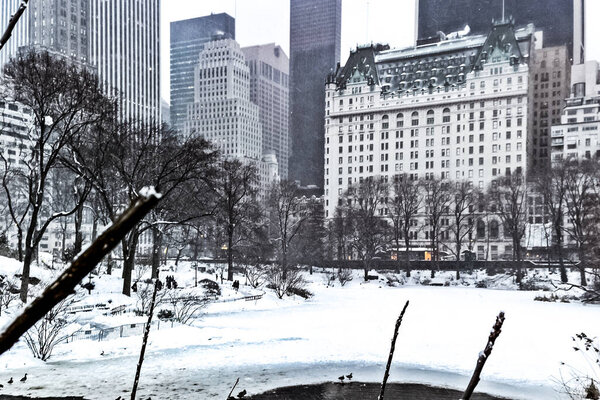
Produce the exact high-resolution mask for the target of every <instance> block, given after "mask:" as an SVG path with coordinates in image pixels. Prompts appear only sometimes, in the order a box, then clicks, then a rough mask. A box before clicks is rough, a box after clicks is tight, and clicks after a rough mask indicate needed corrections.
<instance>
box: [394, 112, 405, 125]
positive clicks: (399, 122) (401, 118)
mask: <svg viewBox="0 0 600 400" xmlns="http://www.w3.org/2000/svg"><path fill="white" fill-rule="evenodd" d="M403 126H404V114H402V113H399V114H398V115H396V128H402V127H403Z"/></svg>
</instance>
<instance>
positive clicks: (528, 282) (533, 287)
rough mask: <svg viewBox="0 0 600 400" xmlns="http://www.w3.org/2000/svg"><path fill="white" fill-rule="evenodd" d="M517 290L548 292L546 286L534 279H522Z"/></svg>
mask: <svg viewBox="0 0 600 400" xmlns="http://www.w3.org/2000/svg"><path fill="white" fill-rule="evenodd" d="M519 289H520V290H526V291H538V290H544V291H548V290H550V289H549V288H548V287H547V286H545V285H543V284H542V282H540V281H539V280H538V279H537V278H535V277H531V278H525V279H523V281H522V282H521V286H520V287H519Z"/></svg>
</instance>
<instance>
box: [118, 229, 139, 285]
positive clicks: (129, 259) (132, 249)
mask: <svg viewBox="0 0 600 400" xmlns="http://www.w3.org/2000/svg"><path fill="white" fill-rule="evenodd" d="M130 234H131V233H130ZM137 242H138V237H137V235H136V236H135V237H133V238H132V243H131V245H128V244H127V240H126V239H124V240H123V241H122V246H123V274H122V275H121V276H122V277H123V294H124V295H125V296H131V273H132V272H133V268H134V267H135V254H136V251H137Z"/></svg>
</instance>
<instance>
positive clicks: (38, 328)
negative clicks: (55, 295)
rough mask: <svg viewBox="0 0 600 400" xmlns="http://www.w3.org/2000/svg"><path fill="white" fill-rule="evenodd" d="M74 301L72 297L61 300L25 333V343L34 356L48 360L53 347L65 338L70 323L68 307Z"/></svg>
mask: <svg viewBox="0 0 600 400" xmlns="http://www.w3.org/2000/svg"><path fill="white" fill-rule="evenodd" d="M74 302H75V299H74V297H69V298H67V299H65V300H63V301H61V302H60V303H58V304H57V305H56V306H55V307H54V308H53V309H52V310H50V311H49V312H48V313H47V314H46V315H45V316H44V317H43V318H42V319H41V320H40V321H38V322H37V323H36V324H35V325H34V326H32V327H31V329H29V330H28V331H27V332H26V333H25V335H24V337H25V343H27V347H29V349H30V350H31V352H32V353H33V356H34V357H36V358H39V359H40V360H42V361H46V360H48V359H49V358H50V356H51V355H52V351H53V350H54V347H55V346H56V345H57V344H59V343H61V342H63V341H65V340H66V339H67V337H68V336H69V335H68V332H67V331H68V327H69V326H70V325H71V324H72V320H71V318H72V316H71V315H70V314H69V313H68V308H69V307H70V306H72V305H73V303H74Z"/></svg>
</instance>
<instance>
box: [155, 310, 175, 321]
mask: <svg viewBox="0 0 600 400" xmlns="http://www.w3.org/2000/svg"><path fill="white" fill-rule="evenodd" d="M156 316H157V317H158V319H162V320H165V319H171V318H173V311H171V310H167V309H164V308H163V309H162V310H159V311H158V314H156Z"/></svg>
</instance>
